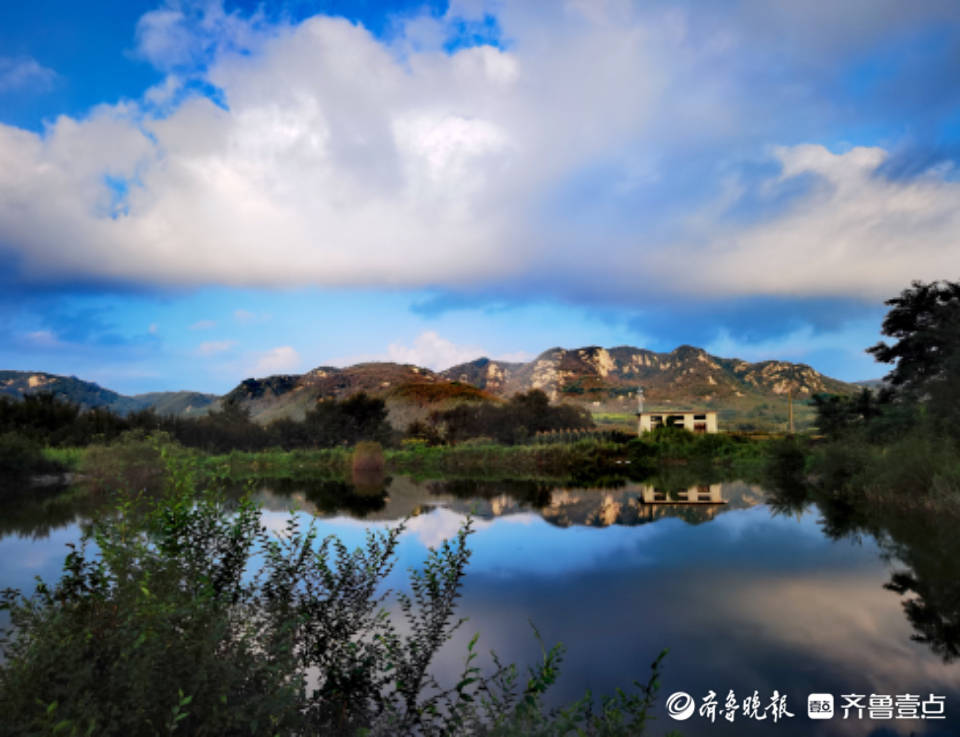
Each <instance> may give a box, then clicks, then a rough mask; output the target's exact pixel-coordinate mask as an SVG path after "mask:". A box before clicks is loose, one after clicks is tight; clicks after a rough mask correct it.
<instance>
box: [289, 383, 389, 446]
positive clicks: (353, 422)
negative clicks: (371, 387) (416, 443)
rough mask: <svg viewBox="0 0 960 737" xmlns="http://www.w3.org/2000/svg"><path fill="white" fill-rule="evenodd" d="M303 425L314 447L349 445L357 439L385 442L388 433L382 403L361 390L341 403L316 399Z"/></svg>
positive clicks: (384, 404) (385, 413)
mask: <svg viewBox="0 0 960 737" xmlns="http://www.w3.org/2000/svg"><path fill="white" fill-rule="evenodd" d="M303 424H304V430H305V433H306V436H307V438H308V443H309V444H310V445H311V446H313V447H317V448H332V447H334V446H338V445H348V446H349V445H353V444H355V443H358V442H360V441H361V440H371V441H375V442H379V443H389V442H390V440H391V435H392V429H391V427H390V424H389V423H388V422H387V406H386V403H385V402H384V401H383V400H382V399H377V398H375V397H370V396H367V395H366V394H364V393H362V392H361V393H360V394H355V395H354V396H352V397H350V398H349V399H346V400H344V401H343V402H337V401H324V402H318V403H317V406H316V407H314V408H313V409H312V410H310V411H309V412H307V416H306V418H305V419H304V423H303Z"/></svg>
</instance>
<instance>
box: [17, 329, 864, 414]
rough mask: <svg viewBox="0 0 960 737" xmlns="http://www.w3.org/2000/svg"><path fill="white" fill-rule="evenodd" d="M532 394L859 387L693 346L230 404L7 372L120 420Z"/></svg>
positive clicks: (737, 409) (350, 372)
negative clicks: (356, 397)
mask: <svg viewBox="0 0 960 737" xmlns="http://www.w3.org/2000/svg"><path fill="white" fill-rule="evenodd" d="M530 389H540V390H542V391H544V392H545V393H547V395H548V396H549V397H550V398H551V399H552V400H554V401H569V402H577V403H585V404H586V405H587V406H588V407H589V408H590V409H591V410H592V411H593V412H594V413H595V414H596V415H601V416H602V415H605V414H606V415H615V416H622V417H627V416H629V415H630V414H631V413H633V412H634V411H635V410H636V406H637V402H638V392H639V391H640V390H642V392H643V397H644V402H645V406H646V407H647V408H651V409H653V408H659V409H669V408H680V407H684V408H691V409H694V408H697V409H699V408H704V409H719V410H721V411H723V412H724V413H725V414H727V415H728V416H734V415H736V416H738V417H741V418H743V417H749V416H750V415H751V413H752V414H753V415H755V416H757V417H760V416H762V415H763V414H764V411H765V410H766V409H769V408H771V407H773V406H776V407H777V408H778V409H777V410H776V411H777V412H780V409H779V407H780V405H782V404H784V403H785V402H786V399H787V397H788V396H789V397H792V398H793V399H794V400H801V403H802V400H804V399H809V398H810V397H811V396H813V395H814V394H818V393H829V394H841V395H849V394H853V393H855V392H857V391H859V389H860V387H858V386H857V385H855V384H850V383H846V382H842V381H839V380H837V379H833V378H830V377H828V376H825V375H823V374H821V373H819V372H818V371H816V370H814V369H813V368H811V367H810V366H807V365H805V364H796V363H789V362H786V361H761V362H758V363H749V362H747V361H743V360H740V359H737V358H721V357H718V356H714V355H711V354H709V353H707V352H706V351H704V350H703V349H701V348H695V347H693V346H687V345H684V346H680V347H678V348H676V349H674V350H673V351H670V352H669V353H656V352H654V351H649V350H645V349H641V348H634V347H630V346H620V347H617V348H611V349H606V348H601V347H599V346H588V347H584V348H577V349H564V348H551V349H549V350H546V351H544V352H543V353H541V354H540V355H539V356H537V357H536V358H535V359H533V360H532V361H528V362H526V363H513V362H505V361H497V360H492V359H489V358H479V359H477V360H475V361H471V362H469V363H463V364H459V365H457V366H452V367H450V368H448V369H446V370H444V371H439V372H435V371H432V370H430V369H427V368H422V367H419V366H414V365H410V364H397V363H361V364H357V365H354V366H349V367H346V368H337V367H333V366H321V367H318V368H315V369H313V370H311V371H308V372H306V373H304V374H281V375H275V376H268V377H264V378H249V379H245V380H244V381H242V382H240V384H238V385H237V386H236V387H235V388H234V389H232V390H231V391H229V392H227V393H226V394H225V395H223V396H217V395H214V394H203V393H199V392H190V391H180V392H154V393H150V394H138V395H134V396H125V395H122V394H118V393H117V392H113V391H110V390H109V389H104V388H102V387H100V386H99V385H97V384H95V383H92V382H87V381H83V380H81V379H78V378H76V377H64V376H57V375H54V374H48V373H43V372H25V371H0V395H2V394H6V395H8V396H12V397H20V396H23V395H24V394H28V393H31V392H39V391H49V392H52V393H54V394H55V395H57V396H59V397H61V398H64V399H67V400H69V401H72V402H74V403H76V404H79V405H81V406H82V407H108V408H110V409H112V410H114V411H116V412H119V413H122V414H126V413H128V412H132V411H136V410H140V409H147V408H151V407H152V408H154V409H155V410H156V411H157V412H159V413H162V414H178V415H186V416H191V415H193V416H196V415H201V414H205V413H206V412H208V411H209V410H210V409H215V408H217V407H219V406H221V405H222V403H223V402H225V401H230V402H234V403H237V404H239V405H240V406H241V407H245V408H247V409H249V410H250V413H251V416H252V417H253V418H254V419H256V420H257V421H258V422H264V423H266V422H270V421H271V420H274V419H278V418H281V417H291V418H294V419H299V418H302V417H303V415H304V414H305V413H306V411H307V410H308V409H309V408H310V407H312V406H314V404H316V402H317V401H322V400H327V399H345V398H346V397H348V396H351V395H352V394H356V393H357V392H361V391H363V392H366V393H368V394H370V395H373V396H377V397H382V398H383V399H385V400H386V402H387V406H388V409H389V410H390V419H391V421H392V422H393V423H394V425H396V426H398V427H404V426H405V425H406V423H408V422H410V421H412V420H414V419H420V418H422V417H423V416H425V415H426V414H428V413H429V412H430V411H432V410H433V409H436V408H438V407H445V406H452V405H453V404H456V403H458V402H461V401H476V400H484V399H486V400H491V401H496V400H497V399H500V398H505V397H509V396H512V395H513V394H515V393H517V392H523V391H527V390H530Z"/></svg>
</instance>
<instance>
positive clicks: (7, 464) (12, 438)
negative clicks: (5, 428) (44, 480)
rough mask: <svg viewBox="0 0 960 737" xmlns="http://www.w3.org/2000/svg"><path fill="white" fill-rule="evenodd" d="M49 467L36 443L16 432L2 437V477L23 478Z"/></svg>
mask: <svg viewBox="0 0 960 737" xmlns="http://www.w3.org/2000/svg"><path fill="white" fill-rule="evenodd" d="M47 465H48V464H47V463H46V462H45V460H44V457H43V453H42V452H41V450H40V446H39V445H38V444H37V443H36V442H34V441H32V440H30V439H29V438H26V437H24V436H23V435H21V434H20V433H16V432H6V433H3V434H2V435H0V475H4V476H14V477H22V476H25V475H26V474H28V473H32V472H34V471H36V470H39V469H43V468H45V467H46V466H47Z"/></svg>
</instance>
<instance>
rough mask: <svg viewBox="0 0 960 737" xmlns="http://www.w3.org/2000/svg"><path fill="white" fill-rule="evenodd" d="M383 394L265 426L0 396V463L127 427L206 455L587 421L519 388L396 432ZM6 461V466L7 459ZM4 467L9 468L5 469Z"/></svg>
mask: <svg viewBox="0 0 960 737" xmlns="http://www.w3.org/2000/svg"><path fill="white" fill-rule="evenodd" d="M387 414H388V412H387V407H386V403H385V402H384V400H383V399H379V398H377V397H371V396H369V395H367V394H364V393H359V394H355V395H353V396H352V397H349V398H347V399H344V400H341V401H338V400H324V401H319V402H317V403H316V405H315V406H314V407H312V408H311V409H310V410H309V411H307V413H306V415H305V416H304V418H303V419H302V420H294V419H291V418H282V419H278V420H274V421H273V422H271V423H269V424H267V425H261V424H258V423H257V422H255V421H254V420H253V419H252V418H251V417H250V413H249V411H248V410H247V409H246V408H244V407H243V406H241V405H240V404H238V403H236V402H232V401H226V402H224V403H223V404H222V406H221V407H220V408H219V409H216V410H212V411H210V412H209V413H208V414H207V415H204V416H202V417H179V416H171V415H161V414H158V413H157V412H155V411H154V410H152V409H145V410H140V411H137V412H132V413H130V414H128V415H126V416H121V415H118V414H116V413H114V412H111V411H110V410H108V409H105V408H102V407H97V408H93V409H87V410H82V409H81V408H80V407H78V406H77V405H74V404H71V403H70V402H66V401H64V400H62V399H59V398H57V397H55V396H54V395H53V394H49V393H37V394H28V395H26V396H24V397H23V399H21V400H15V399H13V398H8V397H2V398H0V465H3V461H2V459H3V458H4V457H5V455H4V453H3V447H7V446H9V447H10V448H11V449H15V452H14V451H12V452H11V453H8V454H6V455H10V456H11V459H10V462H14V461H15V458H16V457H23V453H24V448H26V447H28V446H32V447H35V448H39V447H44V446H52V447H84V446H87V445H91V444H95V443H110V442H112V441H113V440H115V439H117V438H118V437H120V435H122V434H123V433H125V432H129V431H136V430H140V431H143V432H156V431H163V432H166V433H168V434H169V435H170V436H171V437H173V438H174V439H175V440H176V441H177V442H179V443H180V444H181V445H184V446H186V447H190V448H197V449H200V450H204V451H207V452H211V453H225V452H229V451H231V450H241V451H257V450H265V449H267V448H282V449H284V450H295V449H310V448H334V447H338V446H353V445H355V444H356V443H358V442H361V441H374V442H378V443H380V444H381V445H385V446H389V445H396V444H399V443H400V442H401V441H402V440H403V439H404V438H419V439H421V440H424V441H426V442H427V443H428V444H431V445H436V444H456V443H459V442H463V441H464V440H468V439H471V438H477V437H483V438H488V439H490V440H493V441H497V442H500V443H505V444H515V443H522V442H526V441H527V440H529V439H531V438H532V437H533V436H534V435H535V434H536V433H538V432H544V431H549V430H572V429H581V428H591V427H593V421H592V419H591V418H590V415H589V413H588V412H586V411H585V410H583V409H580V408H575V407H570V406H566V405H560V406H553V405H551V404H550V401H549V399H548V398H547V396H546V395H545V394H544V393H543V392H542V391H539V390H532V391H529V392H526V393H524V394H518V395H516V396H515V397H513V398H512V399H511V400H509V401H507V402H503V403H497V404H494V403H491V402H469V403H464V404H461V405H459V406H457V407H455V408H453V409H448V410H444V411H436V412H433V413H432V414H431V415H430V416H429V417H428V418H427V419H426V420H424V421H419V422H415V423H412V424H411V425H410V426H409V427H408V428H407V430H406V431H397V430H395V429H394V428H393V427H392V426H391V424H390V423H389V422H388V419H387ZM8 465H9V464H8ZM8 470H9V469H8Z"/></svg>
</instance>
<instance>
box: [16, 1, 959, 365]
mask: <svg viewBox="0 0 960 737" xmlns="http://www.w3.org/2000/svg"><path fill="white" fill-rule="evenodd" d="M853 5H856V4H851V6H850V7H847V6H846V4H845V6H844V8H842V9H829V8H809V7H807V6H808V4H803V3H787V4H777V6H776V8H775V9H774V8H772V7H771V6H770V5H769V4H768V3H753V2H741V3H737V4H734V5H732V6H731V7H732V8H733V10H732V11H731V12H730V13H728V14H727V15H724V16H723V17H719V16H715V15H714V12H715V11H704V12H701V13H697V12H693V11H692V10H690V9H687V8H685V6H683V5H682V4H681V5H678V4H665V5H660V4H656V3H654V4H651V5H644V6H643V7H642V8H637V7H634V6H633V5H632V4H629V3H621V2H613V1H611V2H599V3H594V2H574V1H570V2H565V3H556V4H546V3H535V4H534V3H504V4H496V5H489V6H488V5H486V4H484V3H453V4H451V7H450V9H449V11H448V12H447V14H446V15H445V16H442V17H436V16H432V15H429V14H424V15H417V16H413V17H408V18H405V19H398V20H397V22H396V24H395V29H394V32H393V33H392V34H391V35H390V36H389V37H388V38H386V39H384V38H378V37H375V36H374V35H372V34H371V33H370V32H368V31H367V30H366V29H364V28H363V27H361V26H359V25H355V24H352V23H350V22H348V21H346V20H344V19H342V18H334V17H327V16H322V15H321V16H315V17H312V18H308V19H304V20H302V21H296V22H294V21H289V20H269V19H267V18H265V17H263V16H262V15H255V16H252V17H248V16H242V15H239V14H237V13H227V12H225V11H224V10H223V8H222V7H220V6H219V5H217V4H216V3H204V4H202V5H190V4H184V3H177V4H170V5H166V6H163V7H162V8H160V9H158V10H156V11H153V12H151V13H148V14H147V15H145V16H144V17H143V18H142V19H141V22H140V24H139V26H138V29H137V36H136V39H137V43H138V53H139V54H140V55H141V57H142V58H144V59H146V60H148V61H149V62H150V63H152V64H153V65H154V66H155V67H157V68H158V69H161V70H163V71H164V72H166V73H167V74H168V77H167V79H166V81H165V82H164V83H163V84H161V85H159V86H158V87H156V88H154V89H151V90H149V91H147V92H146V93H145V94H144V96H143V98H142V99H140V100H136V101H122V102H120V103H117V104H109V105H108V104H105V105H100V106H98V107H96V108H94V109H92V110H91V111H90V112H89V114H88V115H87V116H86V117H84V118H82V119H73V118H69V117H66V116H63V117H60V118H58V119H57V120H55V121H53V122H51V123H50V124H49V125H48V126H47V128H46V130H45V131H44V133H43V134H41V135H38V134H34V133H32V132H28V131H25V130H21V129H18V128H14V127H11V126H2V125H0V250H2V251H3V252H6V254H7V256H8V257H9V263H11V264H13V269H14V270H15V278H16V279H17V280H19V281H20V282H22V283H28V284H39V283H57V282H76V281H78V280H79V281H84V280H86V281H92V282H98V283H103V282H106V283H110V282H113V283H117V284H130V283H133V284H144V285H157V286H161V287H164V286H181V285H203V284H220V285H229V286H258V287H287V286H304V285H309V286H338V287H339V286H346V287H351V286H360V287H389V288H423V287H437V286H441V287H443V288H445V289H451V290H457V289H464V290H471V289H481V290H482V289H484V288H486V287H491V286H494V285H496V286H498V287H499V288H503V289H507V290H514V291H516V292H518V293H519V292H525V293H529V292H536V293H540V294H544V295H547V296H562V297H566V298H571V299H581V298H582V299H585V300H586V299H589V300H597V299H604V300H610V301H631V300H636V299H637V298H638V292H639V291H642V292H643V293H644V294H650V293H654V294H661V295H662V294H667V295H680V296H684V295H687V296H689V295H698V296H703V295H709V296H715V297H723V296H730V295H736V296H752V295H776V296H801V295H824V296H827V295H847V296H855V297H864V298H875V297H877V296H889V295H890V294H891V293H896V292H897V291H899V290H900V289H901V288H902V287H903V286H905V284H906V283H907V282H908V281H909V280H910V279H914V278H916V279H936V278H955V277H956V276H957V271H958V267H960V259H958V251H957V248H956V243H957V239H958V235H960V214H958V213H960V208H957V207H956V205H957V203H958V201H960V182H958V181H957V177H956V172H955V170H954V168H953V167H952V164H951V163H950V161H949V160H947V161H943V160H939V159H938V160H933V161H930V162H929V165H924V167H922V168H921V169H920V170H919V171H913V172H911V176H908V177H892V176H887V175H885V173H884V172H885V171H887V170H888V169H889V164H890V162H891V161H892V160H893V157H894V156H895V154H896V153H897V152H896V151H895V150H894V149H895V144H896V141H894V140H890V141H887V142H886V143H883V142H881V143H880V144H879V145H878V144H877V142H872V144H871V145H869V146H850V145H845V144H840V143H837V142H836V140H835V139H836V134H837V132H838V131H846V130H848V129H850V128H851V126H853V127H854V128H855V127H856V125H858V124H863V123H864V122H869V121H865V120H864V119H861V118H859V117H858V113H857V112H856V111H851V109H850V108H851V106H850V104H849V103H843V104H841V102H840V101H839V98H838V97H837V96H836V95H834V94H832V91H833V87H832V85H835V84H836V82H835V80H834V76H835V74H834V68H835V66H836V65H840V64H851V63H853V61H852V60H855V59H856V58H858V57H857V55H858V54H859V55H863V54H864V53H867V52H868V51H870V50H871V49H874V47H875V46H876V45H877V44H883V43H887V42H888V41H889V39H890V38H891V34H894V30H893V29H897V28H906V29H907V30H908V31H909V29H911V28H914V27H915V26H916V24H917V23H919V22H921V21H924V22H933V21H937V20H938V19H941V20H942V18H943V17H944V16H943V13H944V10H943V9H944V7H947V6H944V5H941V4H940V3H937V2H930V3H927V4H924V5H923V6H922V12H917V10H916V8H913V9H912V10H910V11H909V12H908V11H907V10H904V9H903V7H904V6H902V4H900V3H894V2H886V1H883V2H875V3H870V4H869V7H870V11H869V12H866V11H865V9H864V8H862V7H861V8H860V11H863V12H855V11H856V8H854V7H852V6H853ZM494 15H495V20H496V25H497V27H498V28H499V29H500V34H499V35H500V37H502V39H503V41H502V42H498V43H497V44H496V45H491V44H479V45H476V44H474V45H469V44H468V45H463V46H458V44H457V43H453V42H456V41H458V37H457V36H456V34H457V33H458V32H459V31H457V30H456V29H462V28H463V27H465V26H464V23H476V22H479V21H482V20H484V19H485V18H492V17H493V16H494ZM943 22H944V23H946V21H943ZM824 27H826V28H829V29H830V31H829V32H826V33H825V32H821V30H819V29H821V28H824ZM944 27H949V25H945V26H944ZM954 30H955V29H954ZM898 32H899V31H898ZM460 40H462V39H460ZM451 44H452V45H451ZM450 48H455V50H454V51H450V50H449V49H450ZM953 63H954V66H956V61H955V60H954V62H953ZM951 73H952V72H951V71H950V69H949V68H948V69H947V70H945V71H943V75H944V76H945V77H949V76H950V75H951ZM901 82H902V83H903V84H907V83H909V82H910V80H909V79H907V80H900V81H898V79H897V78H896V75H891V77H890V79H887V80H886V81H885V82H884V84H874V86H873V87H872V88H871V89H872V90H874V92H872V93H870V95H868V97H867V99H866V100H865V102H864V105H863V107H864V109H866V110H868V111H873V112H871V113H870V114H871V115H880V113H879V112H877V111H879V110H880V109H881V108H882V107H883V105H884V104H885V103H884V100H885V99H886V98H885V97H884V95H889V94H892V92H891V91H896V90H897V89H899V88H898V87H897V85H898V84H900V83H901ZM850 84H856V80H854V81H853V82H851V83H850ZM827 139H830V140H827ZM825 141H826V143H829V144H830V145H825ZM855 142H856V141H855ZM885 165H887V169H885V168H884V167H885ZM276 350H277V353H275V354H272V355H271V356H269V357H264V362H265V365H266V364H269V365H270V366H276V367H284V368H286V367H290V366H292V365H294V363H295V362H296V359H295V357H294V356H293V355H291V354H290V353H289V352H284V351H283V350H282V349H279V348H278V349H276ZM398 350H399V349H398Z"/></svg>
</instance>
